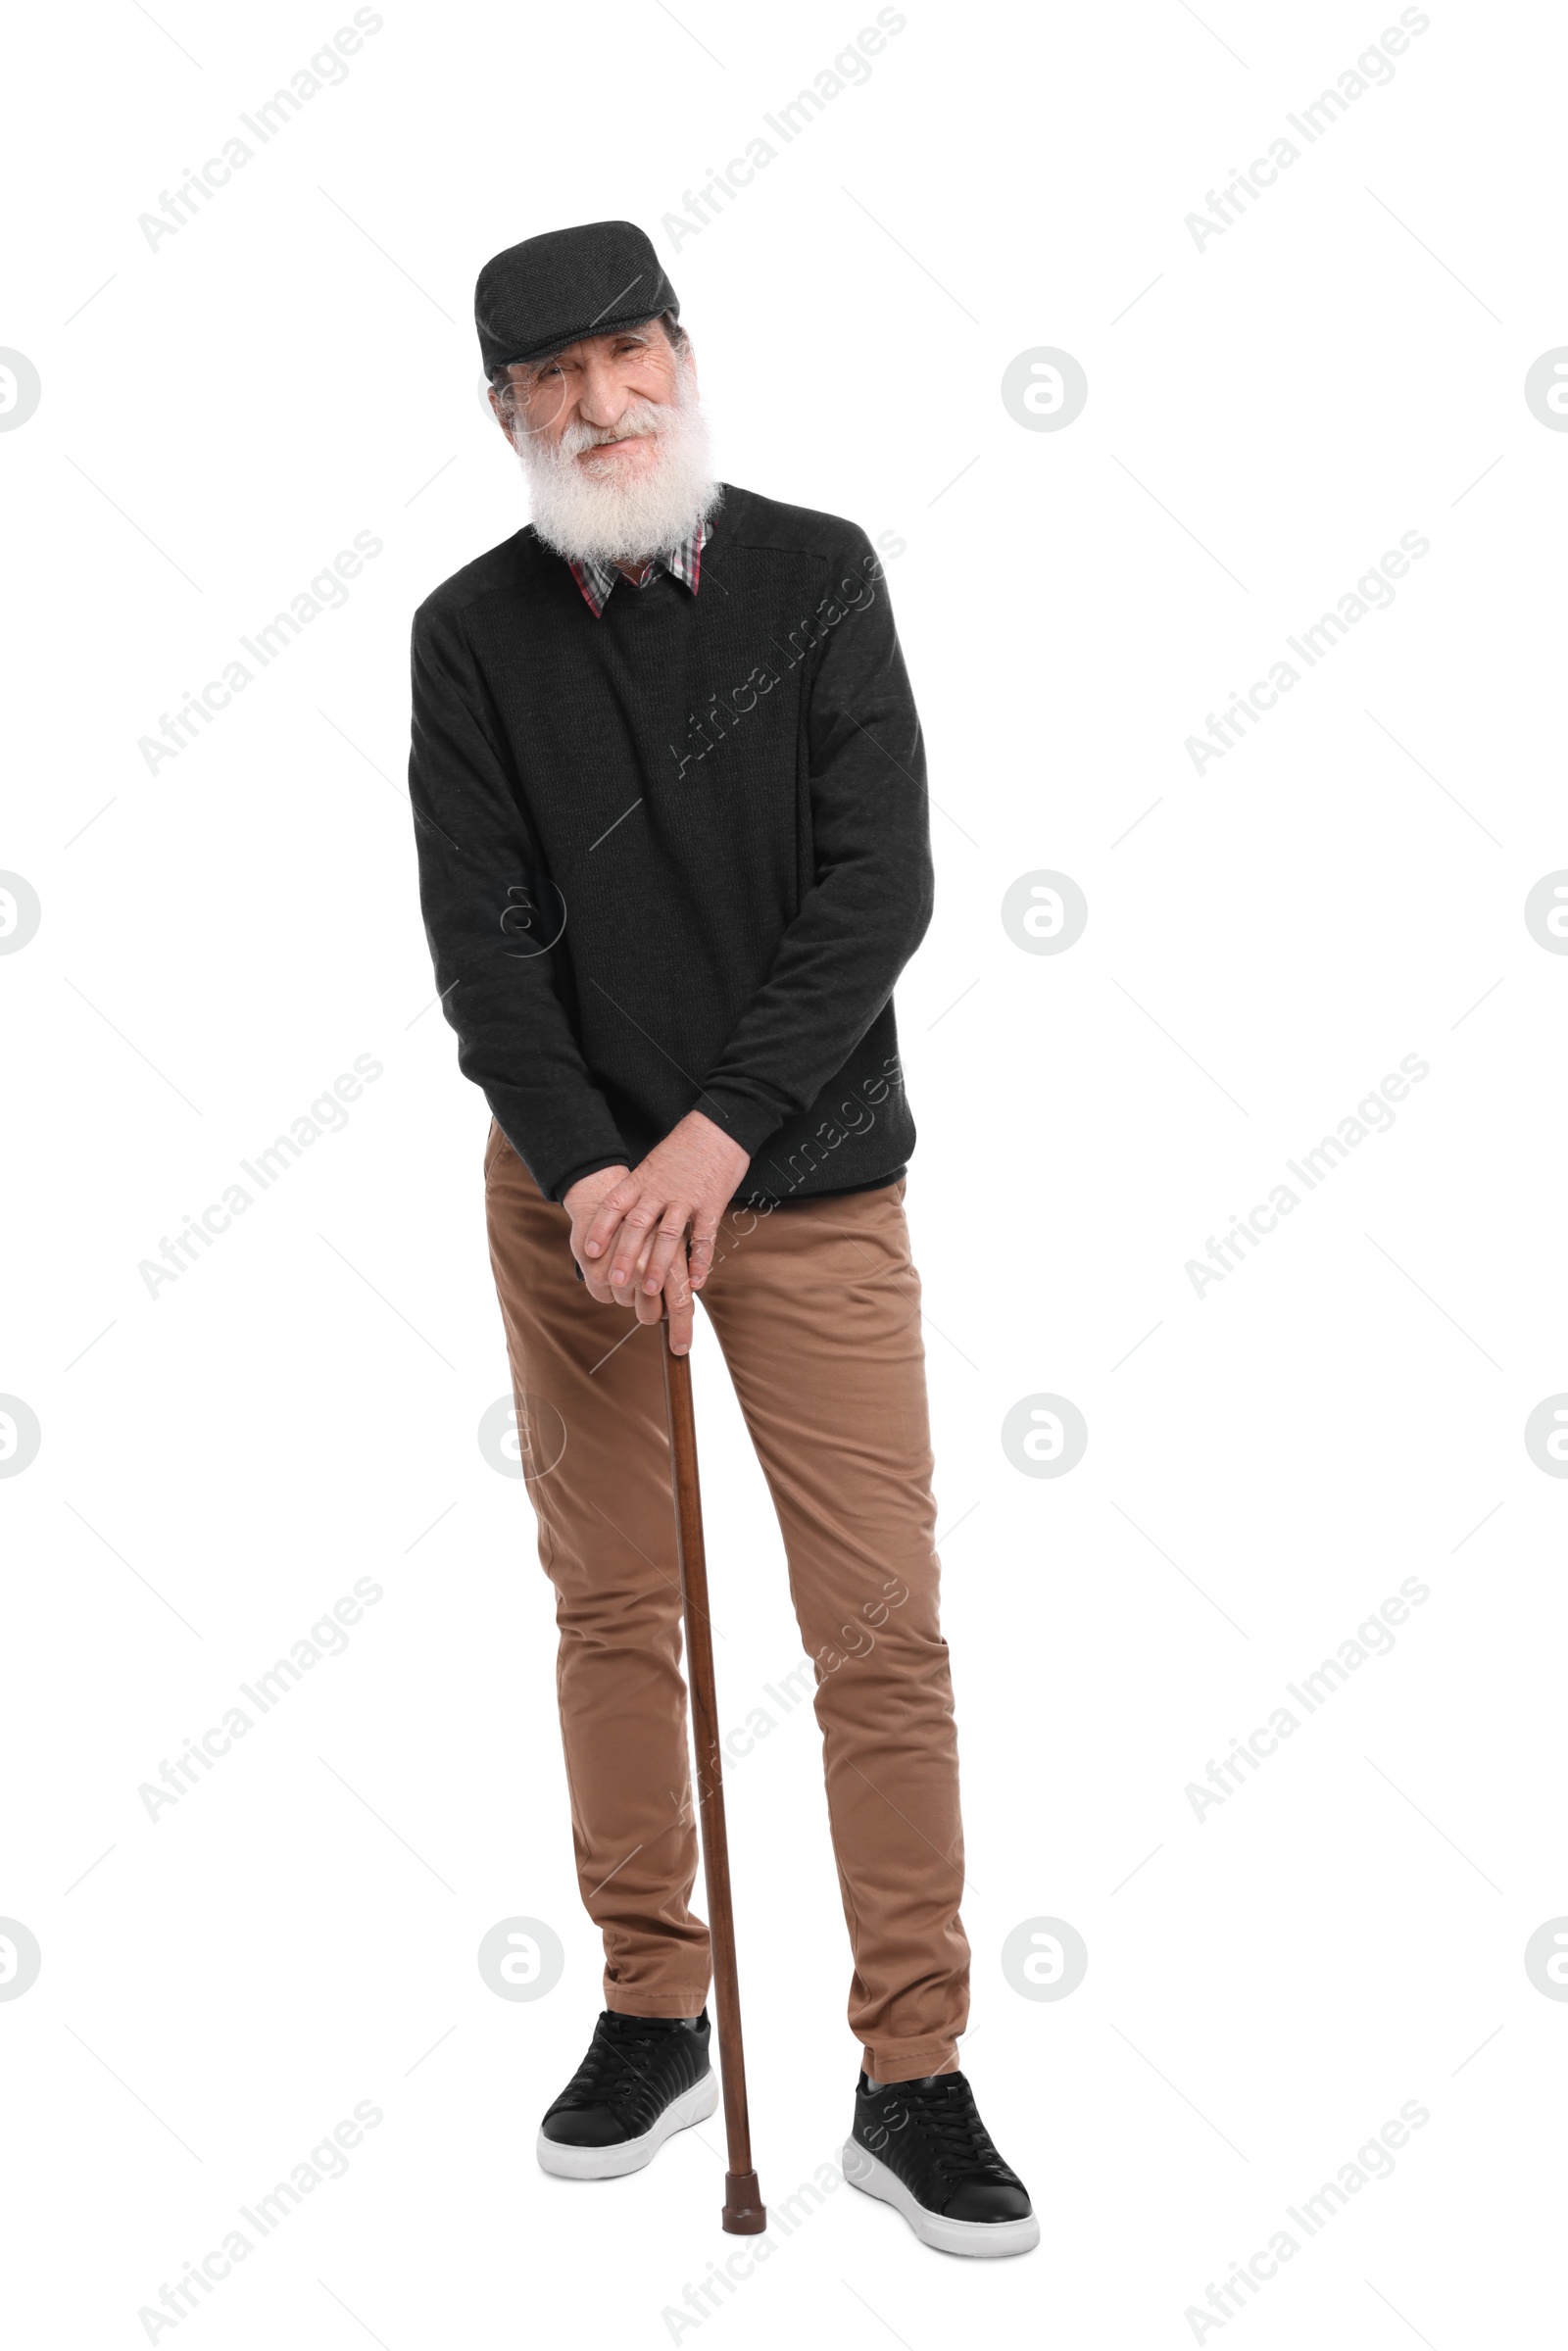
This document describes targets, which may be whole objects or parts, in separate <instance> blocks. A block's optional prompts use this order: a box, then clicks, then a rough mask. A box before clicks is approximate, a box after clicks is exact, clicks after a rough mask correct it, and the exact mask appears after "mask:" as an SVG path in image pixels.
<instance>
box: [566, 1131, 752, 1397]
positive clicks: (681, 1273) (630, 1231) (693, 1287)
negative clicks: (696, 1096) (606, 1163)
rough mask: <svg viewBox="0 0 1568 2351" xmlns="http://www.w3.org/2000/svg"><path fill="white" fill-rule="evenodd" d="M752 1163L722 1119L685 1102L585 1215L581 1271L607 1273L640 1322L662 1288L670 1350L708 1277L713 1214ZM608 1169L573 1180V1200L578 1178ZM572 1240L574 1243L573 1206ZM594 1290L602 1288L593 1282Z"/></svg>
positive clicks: (592, 1276)
mask: <svg viewBox="0 0 1568 2351" xmlns="http://www.w3.org/2000/svg"><path fill="white" fill-rule="evenodd" d="M750 1165H751V1157H750V1154H749V1153H748V1152H746V1151H743V1150H742V1149H741V1147H740V1145H739V1144H738V1143H732V1142H731V1141H730V1138H729V1137H728V1136H727V1135H726V1134H725V1132H724V1130H723V1128H722V1127H719V1126H715V1125H714V1123H713V1121H712V1120H711V1118H705V1117H704V1115H703V1113H702V1111H701V1110H689V1111H688V1112H687V1114H686V1116H685V1117H684V1118H683V1119H682V1120H681V1121H680V1124H679V1125H678V1126H676V1127H674V1128H672V1129H671V1130H670V1132H669V1133H668V1134H667V1135H666V1136H665V1137H664V1140H663V1142H662V1143H660V1144H657V1145H656V1146H655V1148H654V1149H653V1150H652V1151H650V1152H649V1154H648V1156H647V1158H646V1159H644V1160H643V1161H642V1163H641V1165H640V1166H637V1167H634V1168H633V1169H632V1170H631V1171H630V1173H629V1174H627V1175H624V1176H622V1177H621V1178H620V1179H619V1181H618V1182H615V1183H613V1184H611V1185H610V1186H609V1188H608V1189H607V1190H606V1191H605V1192H604V1193H603V1194H602V1196H601V1198H600V1200H599V1203H598V1206H597V1208H596V1209H595V1210H594V1212H593V1214H592V1216H591V1217H590V1218H589V1220H588V1225H587V1230H586V1232H585V1233H584V1235H583V1239H582V1246H581V1249H578V1262H579V1263H580V1264H581V1266H582V1269H583V1274H584V1277H585V1278H586V1279H587V1281H588V1282H589V1284H590V1286H591V1287H592V1286H593V1285H594V1284H595V1283H599V1284H604V1283H605V1282H606V1279H607V1276H608V1284H609V1288H608V1295H609V1296H610V1297H612V1298H619V1299H620V1300H621V1301H622V1303H628V1304H629V1303H633V1302H634V1303H635V1305H636V1308H637V1313H638V1317H639V1319H640V1320H641V1321H644V1322H653V1321H656V1320H657V1319H658V1316H659V1312H660V1307H659V1303H658V1301H659V1298H660V1295H661V1293H662V1294H663V1297H664V1300H665V1302H666V1303H667V1305H668V1308H669V1344H670V1351H671V1353H673V1354H677V1355H683V1354H685V1352H686V1350H687V1348H688V1347H690V1345H691V1333H692V1294H693V1292H694V1291H698V1290H700V1289H701V1288H702V1286H703V1284H704V1282H705V1281H706V1280H707V1279H708V1274H709V1270H710V1268H711V1265H712V1261H713V1244H714V1241H715V1239H716V1238H717V1234H718V1220H719V1218H720V1217H721V1216H722V1214H723V1212H724V1210H725V1208H726V1207H727V1206H728V1204H729V1201H730V1200H731V1198H732V1197H733V1195H734V1192H735V1188H736V1186H737V1185H738V1184H739V1182H740V1180H741V1178H742V1177H743V1176H744V1175H745V1173H746V1170H747V1168H748V1167H749V1166H750ZM612 1173H613V1170H611V1169H609V1168H606V1169H603V1170H602V1171H601V1174H600V1176H591V1177H590V1176H585V1177H584V1178H583V1183H582V1184H581V1185H579V1184H574V1185H573V1186H572V1188H571V1198H572V1200H575V1198H576V1196H577V1194H578V1193H579V1192H580V1191H581V1190H582V1189H583V1185H586V1184H589V1183H598V1182H600V1181H601V1180H602V1178H603V1177H604V1176H608V1175H610V1174H612ZM569 1204H570V1203H569V1202H568V1205H569ZM688 1228H689V1229H690V1234H691V1243H690V1258H689V1261H688V1255H687V1238H686V1237H687V1231H688ZM572 1246H573V1248H574V1249H576V1248H577V1219H576V1214H575V1211H574V1212H573V1215H572ZM594 1295H595V1297H596V1298H597V1297H602V1296H605V1295H607V1293H606V1292H605V1291H604V1290H603V1289H600V1288H595V1290H594Z"/></svg>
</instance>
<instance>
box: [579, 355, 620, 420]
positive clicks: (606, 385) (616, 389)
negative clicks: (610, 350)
mask: <svg viewBox="0 0 1568 2351" xmlns="http://www.w3.org/2000/svg"><path fill="white" fill-rule="evenodd" d="M628 405H629V395H628V394H627V391H626V388H625V386H624V385H623V384H622V383H620V382H619V381H618V380H617V378H616V376H615V375H614V373H613V370H612V369H611V368H609V367H590V368H589V369H588V370H587V371H586V373H585V375H584V378H583V385H582V390H581V392H580V393H579V394H578V396H577V414H578V416H580V418H581V419H582V421H583V423H584V424H592V425H593V426H595V427H596V428H597V429H598V430H600V431H608V430H609V429H610V428H611V427H612V426H613V425H616V424H618V423H619V422H620V419H621V417H622V416H624V415H625V414H626V410H627V407H628Z"/></svg>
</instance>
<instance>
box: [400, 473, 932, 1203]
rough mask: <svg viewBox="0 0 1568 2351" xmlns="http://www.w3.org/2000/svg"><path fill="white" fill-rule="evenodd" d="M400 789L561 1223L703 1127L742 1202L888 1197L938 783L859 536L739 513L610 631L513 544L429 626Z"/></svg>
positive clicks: (454, 978) (774, 510)
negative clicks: (693, 561) (672, 1137)
mask: <svg viewBox="0 0 1568 2351" xmlns="http://www.w3.org/2000/svg"><path fill="white" fill-rule="evenodd" d="M413 651H414V744H413V753H412V757H411V759H410V762H409V791H410V798H411V800H412V802H413V805H414V812H415V821H416V839H417V849H418V860H419V894H420V904H421V907H422V910H423V914H424V923H425V930H426V934H427V936H428V938H429V942H430V952H431V955H432V957H433V958H434V963H435V973H436V985H437V987H438V989H439V990H440V992H441V1003H442V1005H443V1008H444V1010H445V1012H446V1016H447V1018H448V1020H449V1021H450V1022H451V1023H452V1026H453V1027H454V1029H455V1030H456V1031H457V1034H458V1040H459V1051H458V1062H459V1066H460V1068H461V1069H462V1070H463V1072H464V1074H465V1076H466V1077H469V1078H471V1079H472V1080H473V1081H474V1082H475V1084H477V1085H478V1086H480V1087H482V1088H483V1090H484V1094H485V1098H486V1100H487V1101H488V1102H489V1104H490V1107H491V1109H492V1111H493V1112H494V1114H495V1117H496V1119H497V1121H498V1122H499V1124H500V1126H501V1128H502V1131H503V1132H504V1134H505V1135H506V1137H507V1139H508V1141H509V1142H510V1143H511V1144H512V1145H513V1146H514V1148H515V1150H516V1151H517V1152H518V1154H519V1155H520V1157H521V1158H522V1159H523V1161H524V1162H525V1164H526V1165H527V1167H528V1169H529V1171H530V1173H531V1174H532V1176H533V1178H534V1181H535V1182H536V1183H537V1184H538V1186H539V1189H540V1190H541V1192H543V1193H544V1194H545V1196H546V1197H547V1198H548V1199H552V1200H559V1199H560V1198H561V1196H562V1194H563V1193H564V1191H565V1190H566V1189H567V1187H568V1186H569V1185H570V1184H572V1183H574V1182H575V1181H576V1179H577V1178H578V1177H579V1176H582V1175H587V1174H589V1173H591V1172H592V1171H593V1170H594V1169H596V1168H600V1167H607V1166H611V1165H613V1164H614V1163H615V1162H616V1161H619V1160H625V1161H626V1162H627V1163H628V1164H631V1165H635V1164H636V1162H637V1161H638V1159H639V1158H641V1157H642V1156H643V1155H644V1153H645V1152H647V1151H650V1150H651V1149H652V1148H653V1146H654V1145H655V1144H656V1143H658V1142H659V1141H660V1140H661V1138H662V1136H664V1135H666V1134H667V1133H668V1132H669V1130H670V1128H671V1127H673V1126H674V1125H675V1124H676V1122H677V1121H678V1120H679V1119H680V1118H682V1117H683V1116H684V1115H685V1113H686V1112H687V1111H688V1110H691V1109H694V1108H695V1109H700V1110H702V1111H704V1112H705V1113H706V1114H707V1116H708V1117H710V1118H711V1119H713V1120H714V1121H715V1123H716V1124H718V1125H719V1126H722V1127H723V1128H724V1129H725V1130H726V1131H727V1132H728V1133H729V1134H730V1135H732V1136H733V1137H734V1138H735V1140H736V1141H737V1142H738V1143H739V1144H740V1145H741V1146H742V1148H743V1149H744V1150H745V1151H748V1152H750V1154H751V1160H752V1164H751V1168H750V1171H749V1173H748V1175H747V1177H746V1178H745V1180H744V1181H743V1183H742V1185H741V1187H740V1189H739V1191H738V1192H737V1194H736V1198H737V1199H738V1200H740V1199H745V1200H758V1201H762V1200H769V1201H772V1200H790V1199H804V1198H807V1197H815V1196H818V1195H820V1194H823V1193H829V1192H846V1191H855V1190H859V1189H862V1188H865V1187H867V1186H870V1185H875V1184H884V1183H889V1182H891V1181H892V1180H893V1179H894V1178H896V1177H897V1176H900V1175H902V1174H903V1173H904V1169H905V1164H906V1162H907V1159H908V1156H909V1152H910V1150H911V1148H912V1146H913V1142H914V1127H913V1123H912V1121H911V1119H910V1116H909V1109H908V1103H907V1100H906V1096H905V1091H904V1086H903V1082H902V1076H901V1072H900V1066H899V1055H898V1039H897V1035H896V1033H895V1029H894V1017H893V1003H892V995H893V984H894V981H895V980H896V979H897V978H898V975H899V973H900V972H901V970H902V969H903V967H904V965H905V963H906V962H907V960H908V957H909V956H910V955H911V954H912V953H913V952H914V949H915V948H916V947H917V946H918V944H919V942H920V939H921V938H922V936H923V934H924V932H925V928H926V925H927V923H928V922H929V920H930V915H931V889H932V883H931V856H930V842H929V833H928V823H927V814H926V794H925V758H924V750H923V746H922V741H921V734H920V722H919V719H918V716H917V715H916V712H915V708H914V702H913V698H912V696H911V694H910V691H909V681H908V677H907V674H906V671H905V666H904V660H903V656H902V655H901V653H900V651H899V642H898V637H897V634H896V632H895V629H894V624H893V613H892V610H891V608H890V606H889V602H888V591H887V581H886V576H885V573H884V571H883V567H882V564H881V562H880V560H879V558H878V557H877V556H876V554H875V553H874V552H873V550H872V548H871V544H870V541H869V540H868V539H867V537H866V535H865V533H864V532H863V531H862V530H860V529H859V528H858V526H857V525H856V524H855V523H853V522H846V521H843V520H841V519H840V518H839V517H838V516H836V515H833V514H814V513H812V512H810V511H809V509H806V508H803V507H792V506H782V505H779V504H778V503H777V502H776V501H774V500H772V499H769V498H760V497H758V496H757V495H756V494H755V493H754V492H752V491H749V490H740V489H735V488H733V487H731V486H729V485H728V484H726V485H725V489H724V496H723V502H722V505H721V506H720V508H719V510H718V512H717V514H715V515H714V516H713V517H712V519H711V523H710V526H709V537H708V541H707V544H706V545H705V547H704V549H703V556H702V572H701V581H700V585H699V588H698V590H697V592H696V594H695V595H694V594H693V593H692V591H691V590H690V589H688V588H687V587H685V586H684V585H682V584H681V583H679V582H678V581H676V580H674V579H672V578H671V577H670V576H669V575H668V574H667V573H666V572H664V571H663V570H660V571H658V572H657V573H656V574H655V576H654V578H653V579H652V580H651V581H650V582H649V584H648V585H647V586H646V587H644V588H640V589H639V588H634V587H632V586H630V585H629V584H627V583H625V582H622V583H621V584H620V585H619V586H617V587H616V588H615V590H614V592H613V595H612V596H611V597H610V600H609V602H608V603H607V605H606V607H605V610H604V613H603V616H602V617H601V618H599V619H595V617H594V615H593V613H592V612H590V610H589V608H588V606H587V604H586V603H585V602H584V600H583V597H582V595H581V593H580V591H579V589H578V587H577V585H576V582H575V581H574V579H573V578H572V575H571V572H570V570H569V568H568V567H567V565H566V564H565V563H564V562H563V561H562V560H561V558H560V557H559V556H557V555H555V554H553V553H552V552H551V551H550V550H549V549H547V548H546V547H544V546H543V545H542V544H541V543H540V542H539V540H538V539H536V537H535V536H534V533H533V530H532V529H531V527H530V528H527V529H524V530H520V531H518V532H517V533H516V535H515V537H514V538H511V539H508V540H506V541H505V542H504V544H503V545H501V546H500V547H496V548H492V549H491V551H490V553H489V554H488V555H483V556H481V557H480V558H479V559H478V561H477V562H475V563H468V564H466V565H465V567H464V568H463V569H462V570H461V571H458V572H455V573H454V574H453V576H452V578H451V579H449V580H447V581H445V582H444V583H443V585H442V586H441V587H439V588H437V589H436V590H435V592H434V594H433V595H431V596H429V597H427V598H426V600H425V602H424V603H423V604H422V605H421V606H420V607H419V609H418V611H417V613H416V614H415V618H414V649H413Z"/></svg>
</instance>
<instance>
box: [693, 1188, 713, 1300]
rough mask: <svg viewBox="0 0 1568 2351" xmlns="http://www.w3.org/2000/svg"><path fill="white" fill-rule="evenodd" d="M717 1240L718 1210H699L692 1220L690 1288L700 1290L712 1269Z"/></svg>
mask: <svg viewBox="0 0 1568 2351" xmlns="http://www.w3.org/2000/svg"><path fill="white" fill-rule="evenodd" d="M717 1238H718V1210H717V1209H716V1208H712V1209H709V1208H699V1209H698V1210H697V1212H696V1214H695V1215H694V1216H693V1218H692V1246H691V1259H690V1262H691V1275H692V1288H693V1289H694V1290H701V1288H702V1286H703V1284H704V1283H705V1282H706V1281H707V1279H708V1277H709V1275H710V1273H711V1271H712V1269H713V1244H714V1242H715V1241H716V1240H717Z"/></svg>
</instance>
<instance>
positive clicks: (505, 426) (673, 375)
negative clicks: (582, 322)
mask: <svg viewBox="0 0 1568 2351" xmlns="http://www.w3.org/2000/svg"><path fill="white" fill-rule="evenodd" d="M689 364H690V363H689V362H685V361H682V360H679V359H677V357H676V355H675V353H674V351H673V350H672V349H671V347H670V342H669V338H668V336H667V335H666V334H665V332H664V329H663V327H662V325H661V324H660V322H659V320H658V319H657V318H652V319H650V320H649V322H648V323H647V325H646V326H627V327H618V328H617V329H616V330H615V332H614V333H613V334H607V335H585V336H584V337H583V339H582V341H581V342H579V343H570V344H568V345H567V346H566V348H565V350H564V351H555V352H552V353H551V354H550V355H549V357H548V358H546V359H543V360H537V361H534V362H532V363H531V364H528V365H524V366H515V367H509V368H508V370H507V374H508V376H509V378H510V384H511V389H510V395H509V396H508V397H507V398H503V396H501V395H499V394H498V393H497V392H496V391H495V390H494V389H492V390H491V393H490V405H491V407H492V408H493V409H494V411H495V414H496V418H497V421H498V422H499V423H500V425H501V427H502V430H503V431H504V432H506V433H507V434H508V437H509V438H510V439H511V440H512V441H513V442H514V444H515V443H516V442H517V441H519V440H520V439H521V438H522V437H523V436H524V435H526V436H527V437H528V438H530V439H531V440H533V441H534V442H535V443H536V445H539V446H541V447H542V448H544V449H547V450H549V451H551V452H555V451H557V450H562V451H563V454H564V455H567V456H569V458H570V460H571V462H572V464H573V465H575V466H578V467H580V468H581V469H582V470H583V472H585V473H586V474H588V475H589V476H590V478H592V479H595V480H600V481H613V482H628V483H629V482H632V481H635V480H637V479H638V478H640V477H641V476H642V475H644V474H645V473H648V472H650V471H651V470H652V469H653V468H654V467H655V466H656V465H657V464H658V461H659V450H658V446H657V439H658V434H657V423H656V420H654V419H652V418H650V417H649V416H648V415H647V413H646V412H647V409H648V407H650V406H652V407H655V408H663V407H668V406H672V405H673V404H674V403H675V402H676V401H677V400H678V398H679V391H680V386H679V377H678V373H677V370H678V369H679V368H680V367H682V366H688V365H689ZM509 409H510V415H509V413H508V412H509Z"/></svg>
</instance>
